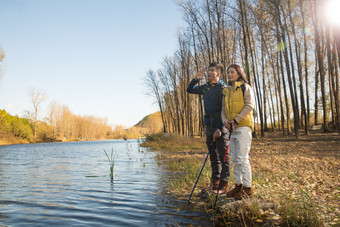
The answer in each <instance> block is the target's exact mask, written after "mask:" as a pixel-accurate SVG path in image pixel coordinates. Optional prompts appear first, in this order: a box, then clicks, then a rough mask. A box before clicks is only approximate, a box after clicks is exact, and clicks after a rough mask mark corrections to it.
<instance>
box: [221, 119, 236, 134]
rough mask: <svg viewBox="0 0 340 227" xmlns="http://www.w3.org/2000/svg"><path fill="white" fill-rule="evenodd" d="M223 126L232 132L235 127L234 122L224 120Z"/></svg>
mask: <svg viewBox="0 0 340 227" xmlns="http://www.w3.org/2000/svg"><path fill="white" fill-rule="evenodd" d="M223 123H224V126H225V127H226V128H227V129H229V130H230V128H232V130H233V131H234V129H235V127H236V125H235V124H234V121H228V120H225V121H224V122H223Z"/></svg>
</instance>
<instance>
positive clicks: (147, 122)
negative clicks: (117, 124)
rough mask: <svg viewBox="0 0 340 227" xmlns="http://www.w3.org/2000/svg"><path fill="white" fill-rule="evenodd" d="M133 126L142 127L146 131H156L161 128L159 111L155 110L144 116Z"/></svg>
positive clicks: (159, 130)
mask: <svg viewBox="0 0 340 227" xmlns="http://www.w3.org/2000/svg"><path fill="white" fill-rule="evenodd" d="M133 127H134V128H138V129H142V130H143V131H145V132H147V133H158V132H161V131H162V130H163V124H162V117H161V112H156V113H152V114H149V115H147V116H145V117H144V118H143V119H142V120H140V121H139V122H138V123H137V124H135V125H134V126H133Z"/></svg>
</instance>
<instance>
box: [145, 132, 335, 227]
mask: <svg viewBox="0 0 340 227" xmlns="http://www.w3.org/2000/svg"><path fill="white" fill-rule="evenodd" d="M184 141H185V142H184ZM153 143H154V144H157V146H156V147H155V148H156V150H163V151H167V152H161V153H160V154H159V156H158V157H159V162H162V163H164V164H165V165H166V168H168V169H169V170H171V171H173V173H174V174H173V175H171V176H170V178H169V179H170V180H169V181H168V182H170V183H169V184H168V185H169V187H170V190H171V191H172V192H174V193H177V194H179V195H182V196H183V195H184V196H186V195H187V194H188V193H190V191H191V189H192V186H193V183H194V182H195V180H196V177H197V174H198V173H199V170H200V168H201V167H202V164H203V161H204V158H205V155H206V153H207V149H206V147H205V143H204V140H203V139H194V140H191V139H188V138H186V139H179V138H175V140H174V141H172V138H171V136H168V138H167V139H164V138H163V139H159V140H155V141H154V142H153ZM173 144H175V146H172V145H173ZM148 146H150V144H149V145H148ZM181 146H182V148H181ZM160 148H161V149H160ZM173 148H174V149H173ZM191 148H192V149H191ZM170 150H171V151H172V152H169V151H170ZM339 151H340V136H339V135H336V134H321V133H319V134H311V135H309V136H301V138H300V140H298V141H297V140H296V139H295V137H287V136H286V137H282V136H281V135H274V134H271V135H268V136H267V137H265V138H254V139H253V144H252V150H251V153H250V161H251V165H252V173H253V186H254V188H255V198H257V199H261V200H266V201H270V202H273V203H275V204H277V206H278V210H277V211H275V212H277V213H278V214H279V215H280V219H279V220H278V221H279V223H280V224H281V225H286V226H301V225H304V226H323V225H326V226H332V225H340V220H339V219H340V202H339V196H340V183H339V182H340V177H339V172H340V168H339V167H340V152H339ZM209 179H210V166H209V161H208V162H207V165H206V167H205V171H204V173H203V174H202V176H201V178H200V181H199V184H198V186H197V187H198V188H202V187H205V186H206V185H207V184H208V183H209ZM254 212H262V211H254ZM254 212H253V213H254ZM249 218H253V217H249Z"/></svg>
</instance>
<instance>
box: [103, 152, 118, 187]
mask: <svg viewBox="0 0 340 227" xmlns="http://www.w3.org/2000/svg"><path fill="white" fill-rule="evenodd" d="M104 152H105V154H106V157H107V160H108V161H109V163H110V179H111V181H113V168H114V165H115V162H114V158H113V148H112V150H111V156H109V155H108V153H107V152H106V150H105V149H104Z"/></svg>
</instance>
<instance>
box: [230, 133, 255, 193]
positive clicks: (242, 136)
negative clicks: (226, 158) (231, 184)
mask: <svg viewBox="0 0 340 227" xmlns="http://www.w3.org/2000/svg"><path fill="white" fill-rule="evenodd" d="M251 140H252V134H251V128H250V127H237V128H235V130H234V131H233V132H232V134H231V139H230V145H229V148H230V154H231V158H232V160H233V167H234V169H233V174H234V178H235V183H236V184H242V185H243V186H244V187H251V180H252V179H251V166H250V162H249V151H250V146H251Z"/></svg>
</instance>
